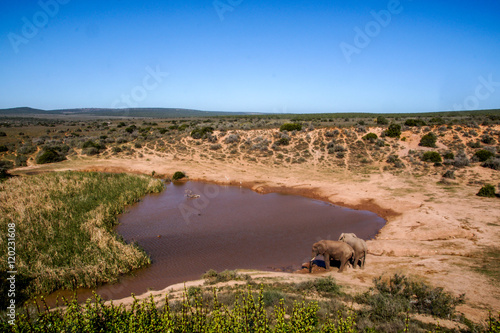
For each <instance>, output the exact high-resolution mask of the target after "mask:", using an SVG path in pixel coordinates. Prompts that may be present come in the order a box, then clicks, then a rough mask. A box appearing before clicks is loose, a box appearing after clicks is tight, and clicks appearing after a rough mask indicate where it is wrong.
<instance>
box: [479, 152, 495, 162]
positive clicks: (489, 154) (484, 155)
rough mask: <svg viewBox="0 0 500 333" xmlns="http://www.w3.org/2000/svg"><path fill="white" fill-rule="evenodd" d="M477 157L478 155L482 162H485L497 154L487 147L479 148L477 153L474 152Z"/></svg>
mask: <svg viewBox="0 0 500 333" xmlns="http://www.w3.org/2000/svg"><path fill="white" fill-rule="evenodd" d="M474 156H475V157H477V159H478V160H479V161H480V162H485V161H487V160H488V159H489V158H490V157H493V156H495V154H493V153H492V152H491V151H489V150H486V149H481V150H478V151H476V153H475V154H474Z"/></svg>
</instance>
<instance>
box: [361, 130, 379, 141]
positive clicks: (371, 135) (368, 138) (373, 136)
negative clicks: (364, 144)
mask: <svg viewBox="0 0 500 333" xmlns="http://www.w3.org/2000/svg"><path fill="white" fill-rule="evenodd" d="M362 139H363V140H366V141H370V142H371V143H374V142H375V141H377V139H378V136H377V134H375V133H371V132H370V133H368V134H366V135H365V136H364V137H363V138H362Z"/></svg>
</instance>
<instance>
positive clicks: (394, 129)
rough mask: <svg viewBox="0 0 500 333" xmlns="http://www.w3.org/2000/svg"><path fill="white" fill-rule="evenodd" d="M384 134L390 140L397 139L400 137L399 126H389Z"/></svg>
mask: <svg viewBox="0 0 500 333" xmlns="http://www.w3.org/2000/svg"><path fill="white" fill-rule="evenodd" d="M384 134H385V135H386V136H388V137H390V138H399V137H400V136H401V125H399V124H390V125H389V127H388V128H387V130H386V131H385V132H384Z"/></svg>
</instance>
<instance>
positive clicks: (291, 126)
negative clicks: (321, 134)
mask: <svg viewBox="0 0 500 333" xmlns="http://www.w3.org/2000/svg"><path fill="white" fill-rule="evenodd" d="M301 129H302V125H301V124H299V123H284V124H283V125H281V127H280V132H283V131H288V132H291V131H300V130H301Z"/></svg>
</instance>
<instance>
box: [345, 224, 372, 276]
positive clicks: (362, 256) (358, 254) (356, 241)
mask: <svg viewBox="0 0 500 333" xmlns="http://www.w3.org/2000/svg"><path fill="white" fill-rule="evenodd" d="M339 241H342V242H345V243H347V244H349V245H350V246H351V247H352V248H353V250H354V264H353V268H356V265H357V264H358V262H359V261H360V260H361V264H360V265H359V267H361V268H362V269H364V268H365V261H366V255H367V254H368V247H367V246H366V242H365V241H364V240H362V239H361V238H358V237H357V236H356V235H355V234H353V233H342V234H341V235H340V237H339Z"/></svg>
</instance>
